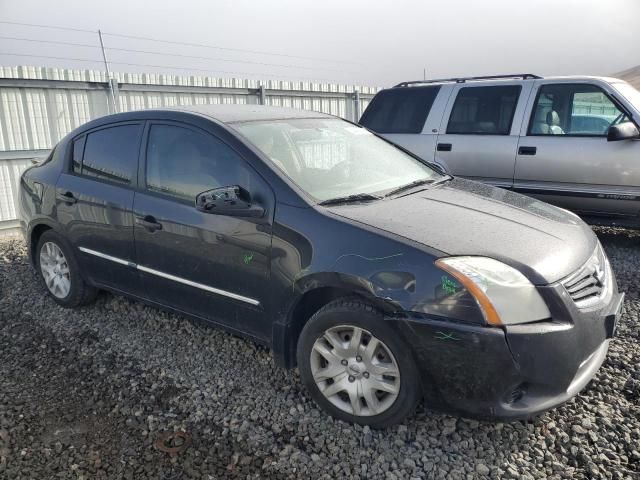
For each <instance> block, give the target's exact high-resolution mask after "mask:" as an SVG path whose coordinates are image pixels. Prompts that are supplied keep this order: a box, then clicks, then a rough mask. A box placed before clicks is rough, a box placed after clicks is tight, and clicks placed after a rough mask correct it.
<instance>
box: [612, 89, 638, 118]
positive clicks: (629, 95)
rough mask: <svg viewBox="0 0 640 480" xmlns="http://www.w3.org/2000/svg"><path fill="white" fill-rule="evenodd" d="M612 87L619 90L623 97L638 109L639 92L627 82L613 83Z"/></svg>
mask: <svg viewBox="0 0 640 480" xmlns="http://www.w3.org/2000/svg"><path fill="white" fill-rule="evenodd" d="M613 87H614V88H615V89H616V90H617V91H618V92H620V95H622V96H623V97H624V98H626V99H627V101H628V102H629V103H631V104H632V105H633V106H634V108H635V109H636V110H638V111H640V92H639V91H638V90H636V89H635V88H634V87H633V86H631V85H629V84H628V83H623V82H620V83H614V84H613Z"/></svg>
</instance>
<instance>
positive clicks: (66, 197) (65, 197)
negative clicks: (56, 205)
mask: <svg viewBox="0 0 640 480" xmlns="http://www.w3.org/2000/svg"><path fill="white" fill-rule="evenodd" d="M56 198H57V199H58V200H60V201H61V202H64V203H68V204H69V205H73V204H74V203H76V202H77V201H78V199H77V198H76V197H74V196H73V193H71V192H64V193H62V192H58V193H56Z"/></svg>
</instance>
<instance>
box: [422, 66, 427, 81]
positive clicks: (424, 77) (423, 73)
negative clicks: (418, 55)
mask: <svg viewBox="0 0 640 480" xmlns="http://www.w3.org/2000/svg"><path fill="white" fill-rule="evenodd" d="M422 79H423V80H426V79H427V69H426V68H423V69H422Z"/></svg>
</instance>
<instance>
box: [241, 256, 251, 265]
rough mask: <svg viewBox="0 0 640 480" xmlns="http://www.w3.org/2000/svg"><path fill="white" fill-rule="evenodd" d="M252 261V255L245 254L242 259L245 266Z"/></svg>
mask: <svg viewBox="0 0 640 480" xmlns="http://www.w3.org/2000/svg"><path fill="white" fill-rule="evenodd" d="M252 260H253V253H245V254H244V257H243V261H244V264H245V265H249V264H250V263H251V261H252Z"/></svg>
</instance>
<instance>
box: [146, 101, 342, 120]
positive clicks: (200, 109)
mask: <svg viewBox="0 0 640 480" xmlns="http://www.w3.org/2000/svg"><path fill="white" fill-rule="evenodd" d="M155 110H156V111H157V110H158V109H155ZM166 111H180V112H186V113H195V114H198V115H203V116H206V117H210V118H213V119H215V120H218V121H219V122H222V123H235V122H251V121H257V120H286V119H292V118H333V116H332V115H327V114H326V113H320V112H313V111H309V110H299V109H296V108H286V107H267V106H264V105H242V104H240V105H237V104H222V105H189V106H184V107H175V108H174V107H172V108H167V109H166Z"/></svg>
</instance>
